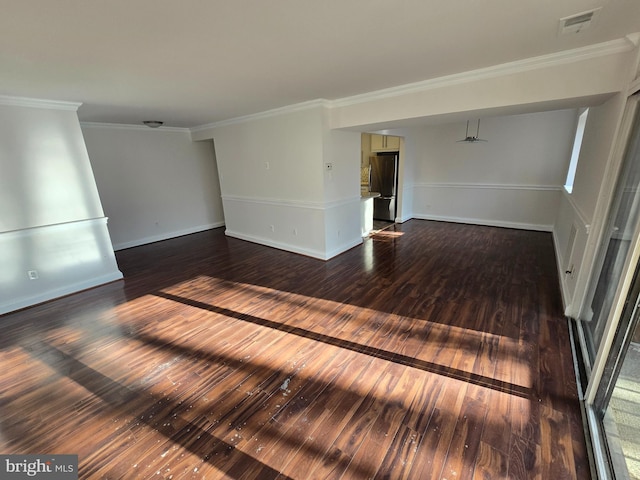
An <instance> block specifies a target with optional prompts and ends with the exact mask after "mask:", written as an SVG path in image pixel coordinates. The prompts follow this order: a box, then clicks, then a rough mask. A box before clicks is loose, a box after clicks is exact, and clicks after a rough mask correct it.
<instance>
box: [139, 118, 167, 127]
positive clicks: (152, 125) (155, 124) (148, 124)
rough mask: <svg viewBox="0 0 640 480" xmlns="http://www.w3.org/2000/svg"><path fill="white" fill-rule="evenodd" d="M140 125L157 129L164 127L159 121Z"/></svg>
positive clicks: (149, 121) (148, 121)
mask: <svg viewBox="0 0 640 480" xmlns="http://www.w3.org/2000/svg"><path fill="white" fill-rule="evenodd" d="M142 123H144V124H145V125H146V126H147V127H149V128H158V127H161V126H162V125H164V122H161V121H159V120H145V121H144V122H142Z"/></svg>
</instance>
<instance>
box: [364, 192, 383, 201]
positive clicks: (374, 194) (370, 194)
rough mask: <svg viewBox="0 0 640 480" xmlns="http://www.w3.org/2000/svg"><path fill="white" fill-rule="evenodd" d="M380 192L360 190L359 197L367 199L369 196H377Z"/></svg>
mask: <svg viewBox="0 0 640 480" xmlns="http://www.w3.org/2000/svg"><path fill="white" fill-rule="evenodd" d="M379 196H380V194H379V193H378V192H360V199H361V200H367V199H369V198H376V197H379Z"/></svg>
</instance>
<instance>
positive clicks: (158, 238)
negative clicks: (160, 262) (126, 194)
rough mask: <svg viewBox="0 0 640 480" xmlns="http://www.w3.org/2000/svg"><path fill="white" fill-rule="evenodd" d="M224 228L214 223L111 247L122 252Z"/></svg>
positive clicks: (221, 224)
mask: <svg viewBox="0 0 640 480" xmlns="http://www.w3.org/2000/svg"><path fill="white" fill-rule="evenodd" d="M218 227H224V222H214V223H209V224H207V225H198V226H197V227H191V228H185V229H184V230H176V231H173V232H166V233H161V234H159V235H153V236H150V237H144V238H138V239H136V240H131V241H129V242H122V243H117V244H114V245H113V249H114V250H115V251H118V250H124V249H125V248H132V247H139V246H140V245H147V244H148V243H154V242H160V241H162V240H169V239H170V238H176V237H182V236H183V235H190V234H192V233H198V232H204V231H205V230H211V229H212V228H218Z"/></svg>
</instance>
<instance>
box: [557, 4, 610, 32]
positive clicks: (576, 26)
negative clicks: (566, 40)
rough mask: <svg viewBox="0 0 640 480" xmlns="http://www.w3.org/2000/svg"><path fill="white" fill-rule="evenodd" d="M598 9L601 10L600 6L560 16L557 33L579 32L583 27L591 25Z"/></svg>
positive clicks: (595, 18) (598, 11)
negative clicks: (567, 15)
mask: <svg viewBox="0 0 640 480" xmlns="http://www.w3.org/2000/svg"><path fill="white" fill-rule="evenodd" d="M600 10H602V7H600V8H596V9H594V10H589V11H588V12H582V13H578V14H576V15H571V16H569V17H564V18H561V19H560V25H559V27H558V35H568V34H572V33H579V32H581V31H582V30H584V29H585V28H589V27H593V25H594V24H595V22H596V20H597V18H598V14H599V13H600Z"/></svg>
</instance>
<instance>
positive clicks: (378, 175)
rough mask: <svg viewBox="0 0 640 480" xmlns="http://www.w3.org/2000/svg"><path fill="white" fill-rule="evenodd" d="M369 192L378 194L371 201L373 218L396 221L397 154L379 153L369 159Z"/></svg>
mask: <svg viewBox="0 0 640 480" xmlns="http://www.w3.org/2000/svg"><path fill="white" fill-rule="evenodd" d="M369 165H370V167H369V190H370V191H371V192H378V193H380V196H379V197H376V198H374V199H373V218H375V219H376V220H390V221H392V222H393V221H395V219H396V190H397V187H398V152H379V153H377V154H376V155H375V156H373V157H371V158H370V159H369Z"/></svg>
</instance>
